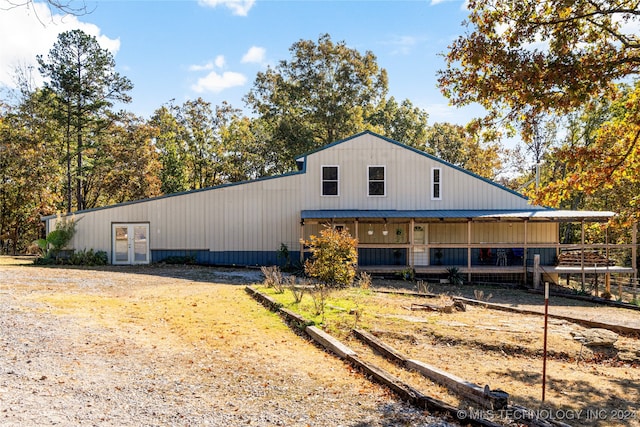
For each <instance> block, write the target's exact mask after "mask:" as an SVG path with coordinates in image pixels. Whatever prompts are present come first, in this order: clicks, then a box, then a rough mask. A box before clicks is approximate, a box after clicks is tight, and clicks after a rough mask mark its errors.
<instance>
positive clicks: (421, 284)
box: [417, 280, 433, 294]
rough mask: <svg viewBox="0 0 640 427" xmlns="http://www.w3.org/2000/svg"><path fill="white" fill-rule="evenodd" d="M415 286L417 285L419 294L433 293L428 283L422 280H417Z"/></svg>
mask: <svg viewBox="0 0 640 427" xmlns="http://www.w3.org/2000/svg"><path fill="white" fill-rule="evenodd" d="M417 286H418V293H420V294H431V293H433V291H432V290H431V287H430V286H429V283H427V282H425V281H424V280H418V283H417Z"/></svg>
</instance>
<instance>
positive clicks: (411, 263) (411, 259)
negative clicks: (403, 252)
mask: <svg viewBox="0 0 640 427" xmlns="http://www.w3.org/2000/svg"><path fill="white" fill-rule="evenodd" d="M414 226H415V220H414V219H413V218H411V219H409V267H411V268H415V259H414V254H413V252H414V251H413V228H414Z"/></svg>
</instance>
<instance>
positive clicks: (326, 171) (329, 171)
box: [320, 165, 387, 197]
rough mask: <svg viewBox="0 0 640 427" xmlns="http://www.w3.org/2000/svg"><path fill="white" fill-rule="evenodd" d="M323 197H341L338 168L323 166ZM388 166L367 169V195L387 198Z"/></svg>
mask: <svg viewBox="0 0 640 427" xmlns="http://www.w3.org/2000/svg"><path fill="white" fill-rule="evenodd" d="M321 169H322V183H321V193H320V194H321V195H322V196H339V195H340V169H339V167H338V166H329V165H327V166H322V168H321ZM386 177H387V172H386V166H381V165H375V166H369V167H368V168H367V195H368V196H370V197H385V196H386V195H387V182H386Z"/></svg>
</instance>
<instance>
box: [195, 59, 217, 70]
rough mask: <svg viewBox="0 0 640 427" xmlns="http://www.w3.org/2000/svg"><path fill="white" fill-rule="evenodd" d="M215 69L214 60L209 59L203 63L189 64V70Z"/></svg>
mask: <svg viewBox="0 0 640 427" xmlns="http://www.w3.org/2000/svg"><path fill="white" fill-rule="evenodd" d="M207 70H213V62H211V61H209V62H207V63H206V64H203V65H189V71H207Z"/></svg>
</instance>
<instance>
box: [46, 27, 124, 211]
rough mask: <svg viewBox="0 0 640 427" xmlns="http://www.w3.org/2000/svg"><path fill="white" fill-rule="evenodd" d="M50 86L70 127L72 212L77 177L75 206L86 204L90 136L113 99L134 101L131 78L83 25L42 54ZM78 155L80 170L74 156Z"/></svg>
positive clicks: (67, 134) (69, 196)
mask: <svg viewBox="0 0 640 427" xmlns="http://www.w3.org/2000/svg"><path fill="white" fill-rule="evenodd" d="M37 60H38V64H39V65H40V68H39V69H40V72H41V73H42V75H43V76H44V77H45V78H46V79H47V81H46V82H45V86H46V88H47V89H49V90H51V91H52V92H53V93H55V94H56V98H55V101H56V115H55V118H56V119H57V120H58V121H59V123H60V124H61V125H62V126H63V127H64V129H65V143H66V168H67V189H66V192H67V197H66V199H67V211H68V212H71V210H72V186H73V182H72V181H74V180H75V195H76V208H77V209H79V210H81V209H85V208H86V200H85V198H86V192H87V188H86V182H87V181H86V179H87V176H88V175H89V173H90V170H88V169H90V168H87V166H86V165H85V163H84V154H85V150H86V149H87V147H88V146H90V145H91V143H92V140H91V138H92V137H93V136H94V135H95V134H96V133H98V132H99V131H100V130H101V128H104V127H105V126H106V123H105V121H104V115H105V112H106V111H107V110H108V109H109V108H111V107H112V106H113V102H114V101H120V102H129V101H130V98H129V96H128V95H127V92H128V91H129V90H131V89H132V87H133V86H132V84H131V82H130V81H129V80H128V79H127V78H125V77H123V76H120V74H119V73H117V72H116V71H115V70H114V69H115V61H114V59H113V56H112V55H111V53H109V51H107V50H106V49H102V48H100V45H99V44H98V41H97V40H96V38H95V37H93V36H90V35H88V34H85V33H84V32H82V31H81V30H72V31H67V32H64V33H61V34H59V35H58V40H57V41H56V43H55V44H54V46H53V48H52V49H51V50H50V51H49V54H48V57H47V58H46V59H45V58H43V57H42V56H38V57H37ZM73 156H75V159H76V163H75V169H74V168H73V167H72V157H73Z"/></svg>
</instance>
